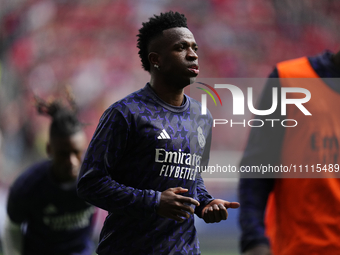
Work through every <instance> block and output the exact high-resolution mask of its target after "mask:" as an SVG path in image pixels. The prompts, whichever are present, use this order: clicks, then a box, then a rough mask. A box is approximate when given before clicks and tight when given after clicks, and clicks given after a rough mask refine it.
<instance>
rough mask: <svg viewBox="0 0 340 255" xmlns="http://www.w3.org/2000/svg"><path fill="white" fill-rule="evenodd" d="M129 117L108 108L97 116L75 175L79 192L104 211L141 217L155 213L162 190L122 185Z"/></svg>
mask: <svg viewBox="0 0 340 255" xmlns="http://www.w3.org/2000/svg"><path fill="white" fill-rule="evenodd" d="M126 118H128V116H124V114H123V113H122V112H120V111H119V110H117V109H114V108H109V109H108V110H107V111H106V112H105V113H104V114H103V116H102V118H101V119H100V122H99V125H98V127H97V130H96V132H95V134H94V136H93V138H92V141H91V143H90V145H89V148H88V151H87V153H86V156H85V160H84V163H83V165H82V168H81V171H80V175H79V178H78V185H77V187H78V195H79V196H80V197H82V198H83V199H84V200H86V201H87V202H89V203H91V204H93V205H95V206H97V207H100V208H102V209H104V210H107V211H110V212H115V213H117V214H124V215H128V216H130V217H135V218H140V217H143V216H146V215H149V214H151V213H153V212H155V209H156V207H157V206H158V204H159V201H160V195H161V193H160V192H158V191H154V190H141V189H136V188H133V187H129V186H125V185H123V184H121V183H119V182H118V181H117V180H115V179H114V178H112V176H117V178H118V177H119V173H120V167H119V166H120V164H121V162H122V160H124V159H123V155H124V153H126V150H127V145H128V141H129V139H130V137H129V134H130V132H129V131H130V125H129V124H131V123H129V120H127V119H126Z"/></svg>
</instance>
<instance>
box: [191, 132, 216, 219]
mask: <svg viewBox="0 0 340 255" xmlns="http://www.w3.org/2000/svg"><path fill="white" fill-rule="evenodd" d="M211 136H212V130H211V129H210V131H209V135H208V137H207V140H206V145H205V148H204V153H203V157H202V162H201V166H203V167H206V166H208V163H209V158H210V147H211V139H212V137H211ZM196 179H197V198H198V202H200V206H198V207H196V209H195V214H196V215H197V216H198V217H200V218H202V210H203V208H204V207H205V206H206V205H207V204H209V203H210V202H211V201H213V200H214V198H213V197H212V196H211V195H210V194H209V192H208V191H207V189H206V187H205V185H204V181H203V178H202V176H201V173H197V177H196Z"/></svg>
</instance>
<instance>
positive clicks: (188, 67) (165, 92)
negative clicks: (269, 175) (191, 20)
mask: <svg viewBox="0 0 340 255" xmlns="http://www.w3.org/2000/svg"><path fill="white" fill-rule="evenodd" d="M197 50H198V46H197V43H196V41H195V38H194V36H193V34H192V33H191V32H190V30H189V29H187V28H184V27H180V28H170V29H167V30H164V31H163V35H162V36H160V37H158V38H155V39H154V40H153V41H152V42H151V43H150V45H149V52H150V53H149V62H150V65H151V70H150V74H151V79H150V85H151V88H152V89H153V90H154V91H155V92H156V94H157V95H158V96H159V97H160V98H161V99H162V100H163V101H165V102H167V103H168V104H171V105H173V106H180V105H181V104H182V102H183V99H184V88H185V87H186V86H188V85H190V84H192V83H194V82H195V79H196V76H197V75H198V73H199V66H198V55H197ZM154 65H157V66H158V67H159V68H156V67H155V66H154ZM186 192H188V190H187V189H184V188H182V187H175V188H170V189H167V190H165V191H163V192H162V195H161V201H160V205H159V207H158V210H157V213H158V214H159V215H161V216H162V217H165V218H170V219H174V220H176V221H179V222H182V221H184V219H183V218H186V219H188V218H190V214H194V209H193V208H192V207H190V206H189V205H188V204H192V205H195V206H199V202H198V201H197V200H195V199H193V198H190V197H185V196H182V195H180V194H182V193H186ZM239 206H240V204H239V203H237V202H228V201H225V200H222V199H215V200H213V201H212V202H210V203H209V204H208V205H206V206H205V207H204V209H203V210H202V215H201V217H202V218H203V219H204V221H205V222H206V223H214V222H220V221H221V220H226V219H227V217H228V211H227V209H228V208H238V207H239ZM181 217H183V218H181Z"/></svg>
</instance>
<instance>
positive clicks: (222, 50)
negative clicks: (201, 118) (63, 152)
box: [0, 0, 340, 255]
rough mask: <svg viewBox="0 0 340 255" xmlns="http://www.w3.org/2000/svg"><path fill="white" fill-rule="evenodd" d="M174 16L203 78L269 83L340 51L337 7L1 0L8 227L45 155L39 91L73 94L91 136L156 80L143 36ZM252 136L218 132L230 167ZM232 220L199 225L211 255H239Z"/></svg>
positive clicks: (276, 0) (278, 1)
mask: <svg viewBox="0 0 340 255" xmlns="http://www.w3.org/2000/svg"><path fill="white" fill-rule="evenodd" d="M168 10H173V11H179V12H181V13H184V14H185V15H186V17H187V18H188V25H189V29H190V30H191V31H192V32H193V34H194V36H195V39H196V41H197V42H198V45H199V58H200V59H199V62H200V69H201V70H200V75H199V77H201V78H202V77H203V78H224V77H234V78H258V77H263V78H264V77H266V76H267V75H268V74H269V73H270V72H271V70H272V68H273V66H274V64H275V63H277V62H278V61H282V60H285V59H289V58H295V57H300V56H304V55H314V54H317V53H319V52H321V51H323V50H325V49H329V50H332V51H337V50H339V41H340V40H339V39H340V33H339V32H340V16H339V15H338V14H339V13H340V1H338V0H323V1H319V0H297V1H296V0H225V1H224V0H187V1H180V0H144V1H137V0H125V1H124V0H114V1H108V0H98V1H89V0H81V1H80V0H78V1H76V0H74V1H66V0H0V191H1V192H0V229H1V228H2V225H1V224H2V223H3V217H4V215H5V202H6V194H7V190H8V187H9V185H10V184H11V183H12V182H13V180H14V179H15V178H16V177H17V176H18V174H20V173H21V172H22V171H23V169H24V168H25V167H27V166H28V165H30V164H31V163H33V162H34V161H36V160H39V159H41V158H43V157H46V153H45V143H46V139H47V128H48V125H49V120H48V118H46V117H43V116H38V115H37V114H36V112H35V109H34V102H33V97H32V95H33V93H35V94H37V95H38V96H40V97H42V98H52V97H53V96H58V95H62V90H63V89H62V88H63V87H64V86H66V85H67V86H70V87H71V89H72V90H73V93H74V95H75V97H76V100H77V103H78V105H79V108H80V118H81V120H82V121H83V122H85V123H88V125H87V127H86V133H87V135H88V137H89V138H90V137H91V136H92V134H93V132H94V129H95V127H96V124H97V122H98V119H99V117H100V115H101V113H102V112H103V111H104V110H105V109H106V108H107V107H108V106H109V105H110V104H111V103H113V102H115V101H116V100H118V99H120V98H122V97H123V96H125V95H127V94H129V93H130V92H133V91H135V90H137V89H139V88H141V87H143V86H144V85H145V83H146V82H147V81H148V80H149V75H148V73H147V72H145V71H143V70H142V68H141V63H140V59H139V57H138V50H137V47H136V34H137V33H138V29H139V28H140V26H141V23H142V22H143V21H147V19H148V17H150V16H152V15H153V14H159V13H160V12H164V11H168ZM261 88H262V87H261V86H259V87H258V88H257V93H259V92H260V90H261ZM248 131H249V130H248V129H247V128H245V129H242V131H240V129H229V130H228V131H227V132H223V133H214V134H213V135H214V137H218V139H216V140H215V141H214V143H213V145H212V149H213V150H214V151H218V150H219V148H221V147H224V148H225V147H227V148H228V150H229V151H230V154H229V155H233V156H232V157H230V158H226V159H225V160H226V162H228V161H229V160H230V162H236V163H237V160H238V159H239V157H240V155H241V153H242V150H243V148H244V146H245V142H246V137H247V134H248ZM205 181H206V185H207V188H208V190H209V191H210V192H211V193H212V194H213V195H214V196H216V197H221V198H224V199H226V200H233V201H236V200H237V197H236V185H237V178H236V179H230V178H229V179H227V178H225V179H223V178H219V179H216V178H206V179H205ZM229 213H230V215H229V219H228V220H227V221H226V222H223V223H219V224H209V225H208V224H205V223H204V222H203V221H201V220H198V221H197V222H196V226H197V229H198V231H199V237H200V242H201V247H202V254H230V255H231V254H238V243H237V239H238V237H239V229H238V224H237V221H236V219H237V210H233V211H232V210H230V212H229ZM0 234H1V232H0Z"/></svg>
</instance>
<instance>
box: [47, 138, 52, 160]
mask: <svg viewBox="0 0 340 255" xmlns="http://www.w3.org/2000/svg"><path fill="white" fill-rule="evenodd" d="M46 153H47V155H48V157H51V154H52V148H51V144H50V142H47V144H46Z"/></svg>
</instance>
